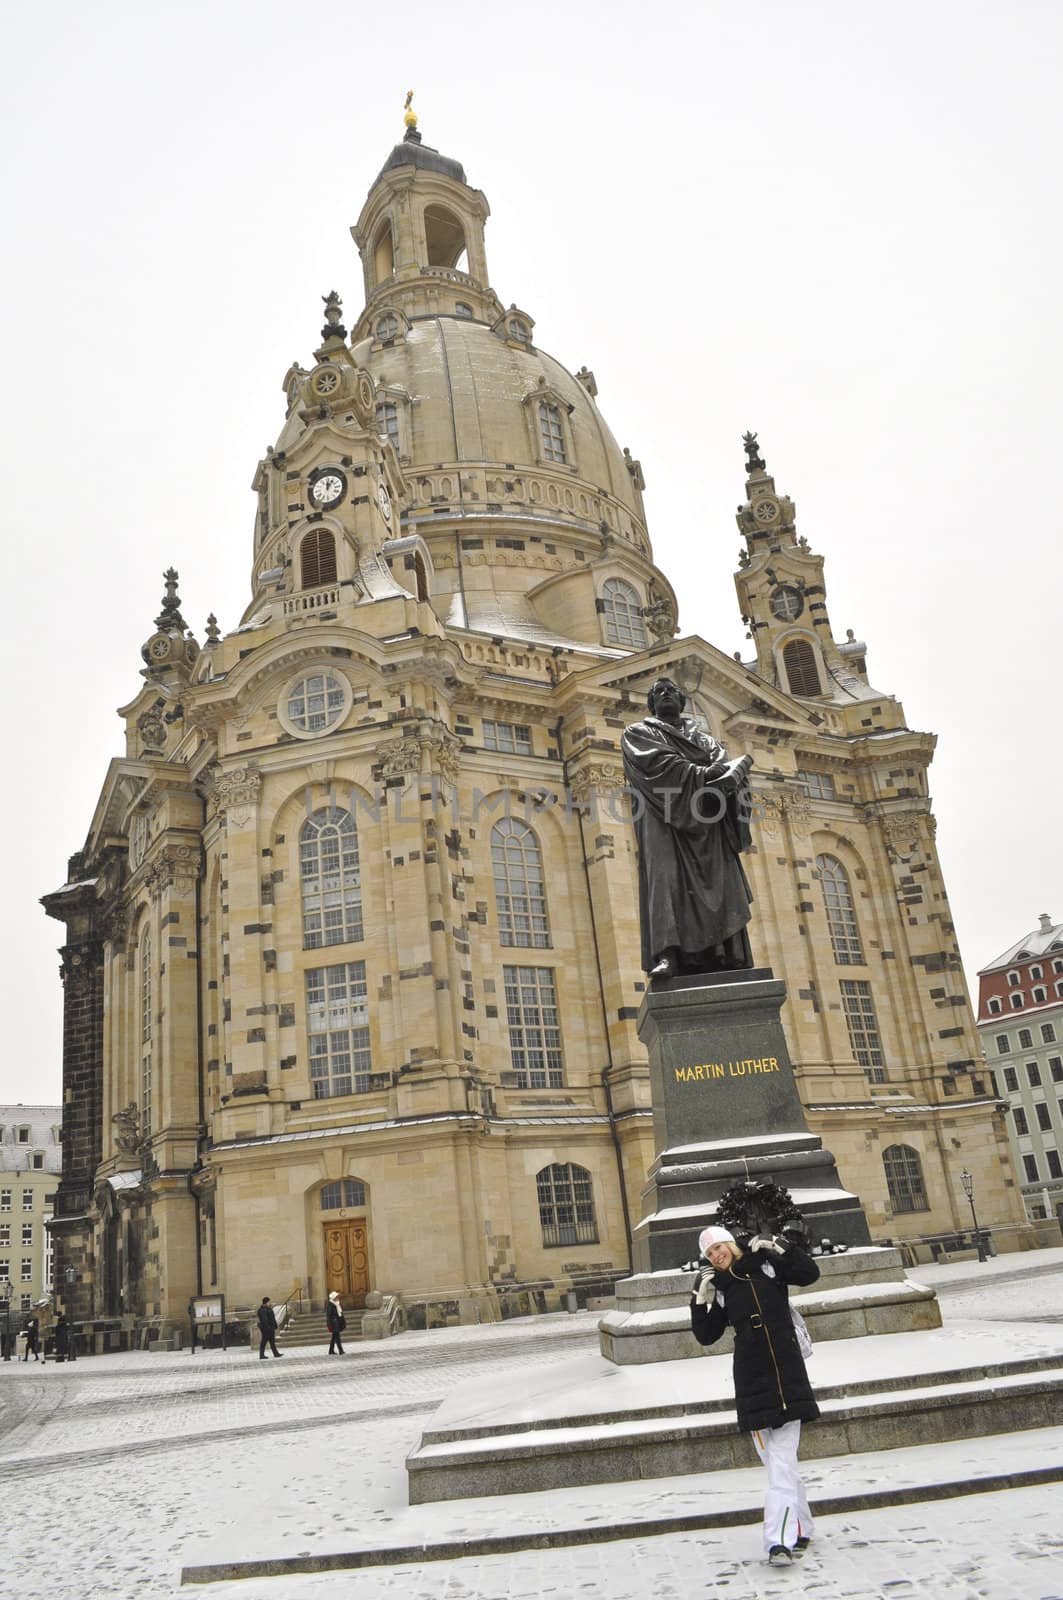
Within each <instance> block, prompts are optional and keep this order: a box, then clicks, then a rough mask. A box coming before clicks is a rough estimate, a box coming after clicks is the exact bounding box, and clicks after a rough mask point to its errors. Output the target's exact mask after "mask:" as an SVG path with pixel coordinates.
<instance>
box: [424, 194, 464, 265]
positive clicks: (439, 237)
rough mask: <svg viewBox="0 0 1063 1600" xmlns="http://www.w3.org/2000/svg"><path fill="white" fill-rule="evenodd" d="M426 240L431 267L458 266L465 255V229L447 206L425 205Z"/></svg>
mask: <svg viewBox="0 0 1063 1600" xmlns="http://www.w3.org/2000/svg"><path fill="white" fill-rule="evenodd" d="M424 242H425V247H426V249H427V251H428V265H429V266H430V267H456V266H458V264H459V263H460V262H461V260H462V258H463V257H464V255H465V229H464V228H463V227H462V225H461V223H460V221H459V220H458V218H457V217H456V216H455V215H454V213H453V211H448V210H447V209H446V207H445V206H425V209H424Z"/></svg>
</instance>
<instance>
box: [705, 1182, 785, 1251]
mask: <svg viewBox="0 0 1063 1600" xmlns="http://www.w3.org/2000/svg"><path fill="white" fill-rule="evenodd" d="M716 1221H717V1222H718V1223H719V1224H720V1226H721V1227H723V1228H729V1229H730V1231H731V1232H732V1233H733V1234H734V1235H735V1238H736V1239H737V1238H739V1236H740V1235H745V1236H746V1237H747V1238H751V1237H753V1236H755V1235H757V1234H759V1235H760V1236H761V1238H767V1239H770V1238H772V1237H774V1235H775V1234H781V1235H782V1237H783V1238H784V1239H789V1240H792V1241H793V1243H795V1244H800V1245H804V1247H805V1248H806V1249H807V1248H808V1230H807V1228H806V1227H805V1219H804V1217H803V1216H802V1215H801V1213H800V1211H798V1209H797V1207H796V1206H795V1205H794V1202H793V1197H792V1196H791V1194H790V1191H789V1190H788V1189H784V1188H783V1187H782V1186H781V1184H778V1183H768V1182H760V1183H733V1184H732V1185H731V1187H730V1188H729V1189H728V1190H727V1191H726V1192H725V1193H724V1194H722V1195H721V1196H720V1199H719V1201H718V1202H717V1206H716Z"/></svg>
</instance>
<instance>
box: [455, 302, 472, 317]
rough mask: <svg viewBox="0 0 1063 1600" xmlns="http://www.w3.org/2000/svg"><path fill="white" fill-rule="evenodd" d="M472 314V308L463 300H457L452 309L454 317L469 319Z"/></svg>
mask: <svg viewBox="0 0 1063 1600" xmlns="http://www.w3.org/2000/svg"><path fill="white" fill-rule="evenodd" d="M472 314H473V310H472V306H470V305H469V304H468V302H467V301H465V300H459V301H458V303H457V305H456V306H455V307H454V315H455V316H456V317H471V316H472Z"/></svg>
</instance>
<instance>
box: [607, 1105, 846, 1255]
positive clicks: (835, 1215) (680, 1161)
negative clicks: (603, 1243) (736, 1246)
mask: <svg viewBox="0 0 1063 1600" xmlns="http://www.w3.org/2000/svg"><path fill="white" fill-rule="evenodd" d="M758 1181H762V1182H768V1183H777V1184H779V1185H781V1186H782V1187H783V1188H785V1189H788V1190H789V1192H790V1195H791V1197H792V1199H793V1202H794V1204H795V1205H796V1206H797V1208H798V1210H799V1211H800V1212H801V1214H802V1216H803V1217H804V1219H805V1222H806V1224H807V1226H808V1233H809V1238H810V1239H811V1240H812V1241H815V1242H818V1241H819V1240H820V1239H824V1238H827V1239H830V1240H831V1241H832V1242H833V1243H835V1244H847V1245H850V1246H854V1245H867V1244H869V1243H870V1234H869V1233H868V1227H867V1218H866V1217H865V1216H864V1212H863V1209H862V1207H861V1205H860V1201H859V1199H858V1198H857V1196H856V1195H855V1194H851V1193H850V1192H849V1191H848V1190H847V1189H843V1188H842V1186H841V1180H840V1179H839V1177H838V1169H837V1167H836V1166H835V1164H834V1157H833V1156H832V1155H831V1153H830V1151H829V1150H824V1148H823V1141H822V1140H821V1139H820V1138H819V1136H818V1135H817V1134H814V1133H809V1132H808V1131H807V1129H806V1130H805V1131H804V1132H802V1133H781V1134H766V1135H759V1136H755V1137H752V1138H743V1139H716V1140H712V1141H709V1142H705V1143H701V1144H689V1145H687V1144H684V1145H676V1146H673V1148H672V1149H670V1150H662V1151H661V1154H660V1155H659V1156H658V1157H657V1159H656V1161H655V1162H654V1163H653V1166H652V1167H651V1168H650V1173H649V1183H648V1185H647V1188H646V1190H645V1191H644V1201H645V1202H646V1203H648V1204H650V1205H652V1207H653V1209H652V1210H651V1211H650V1212H649V1215H648V1216H644V1217H643V1219H642V1221H641V1222H640V1223H638V1224H637V1226H636V1228H635V1233H634V1265H635V1267H636V1268H637V1269H638V1271H639V1272H660V1271H663V1270H667V1269H668V1268H669V1267H677V1266H679V1265H680V1264H681V1263H682V1262H684V1261H693V1260H696V1258H697V1254H698V1234H699V1233H700V1232H701V1230H702V1228H704V1227H705V1226H706V1224H707V1223H710V1222H712V1221H714V1220H715V1217H716V1204H717V1201H718V1200H719V1199H720V1197H721V1196H722V1195H723V1194H724V1193H725V1192H726V1190H728V1189H729V1188H730V1187H731V1185H732V1184H735V1183H756V1182H758Z"/></svg>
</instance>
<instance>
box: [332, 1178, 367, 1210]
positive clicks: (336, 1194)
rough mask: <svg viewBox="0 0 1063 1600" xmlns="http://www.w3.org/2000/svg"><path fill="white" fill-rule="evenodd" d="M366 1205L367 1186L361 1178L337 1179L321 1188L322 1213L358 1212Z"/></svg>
mask: <svg viewBox="0 0 1063 1600" xmlns="http://www.w3.org/2000/svg"><path fill="white" fill-rule="evenodd" d="M364 1205H365V1184H364V1183H363V1182H362V1180H361V1179H360V1178H337V1180H336V1182H335V1183H325V1184H322V1186H321V1209H322V1211H356V1210H359V1209H361V1207H362V1206H364Z"/></svg>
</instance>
